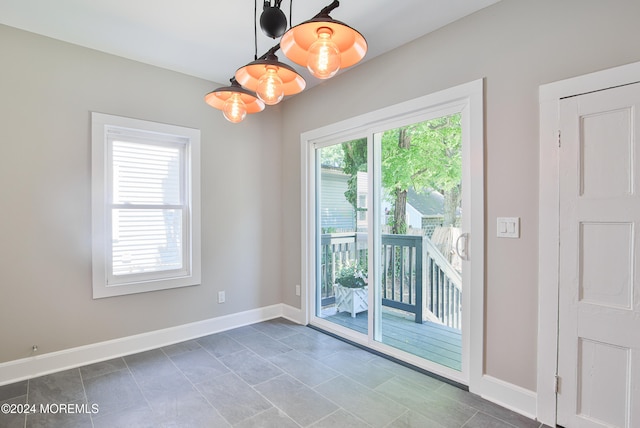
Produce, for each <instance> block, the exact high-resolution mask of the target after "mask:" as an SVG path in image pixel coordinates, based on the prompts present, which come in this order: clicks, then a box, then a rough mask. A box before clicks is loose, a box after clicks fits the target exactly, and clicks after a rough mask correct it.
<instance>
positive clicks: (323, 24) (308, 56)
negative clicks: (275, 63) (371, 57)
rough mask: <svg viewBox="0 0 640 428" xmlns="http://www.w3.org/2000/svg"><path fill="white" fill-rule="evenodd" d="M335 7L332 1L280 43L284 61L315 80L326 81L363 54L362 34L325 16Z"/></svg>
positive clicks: (364, 42) (365, 42) (289, 33)
mask: <svg viewBox="0 0 640 428" xmlns="http://www.w3.org/2000/svg"><path fill="white" fill-rule="evenodd" d="M339 5H340V3H339V2H338V1H337V0H336V1H334V2H333V3H331V4H330V5H329V6H327V7H325V8H324V9H322V11H320V13H319V14H318V15H316V16H315V17H313V18H312V19H310V20H308V21H305V22H303V23H301V24H298V25H296V26H295V27H293V28H290V29H289V31H287V32H286V33H285V34H284V36H282V40H280V49H282V52H283V53H284V54H285V55H286V57H287V58H289V59H290V60H291V61H293V62H295V63H296V64H298V65H301V66H303V67H307V68H308V69H309V71H310V72H311V74H313V75H314V76H315V77H317V78H319V79H328V78H330V77H332V76H334V75H335V74H336V73H337V72H338V70H340V69H341V68H347V67H351V66H352V65H355V64H357V63H358V62H359V61H360V60H361V59H362V58H364V56H365V54H366V53H367V41H366V40H365V39H364V37H363V36H362V34H360V33H359V32H358V31H356V30H354V29H353V28H351V27H349V26H348V25H347V24H345V23H343V22H340V21H336V20H335V19H333V18H331V17H330V16H329V13H330V12H331V11H332V10H333V9H335V8H336V7H338V6H339Z"/></svg>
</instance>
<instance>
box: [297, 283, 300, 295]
mask: <svg viewBox="0 0 640 428" xmlns="http://www.w3.org/2000/svg"><path fill="white" fill-rule="evenodd" d="M299 295H300V284H296V296H299Z"/></svg>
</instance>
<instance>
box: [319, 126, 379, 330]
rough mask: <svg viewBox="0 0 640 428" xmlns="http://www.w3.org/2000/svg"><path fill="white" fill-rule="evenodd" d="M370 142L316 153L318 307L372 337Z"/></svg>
mask: <svg viewBox="0 0 640 428" xmlns="http://www.w3.org/2000/svg"><path fill="white" fill-rule="evenodd" d="M367 151H368V150H367V139H366V138H364V139H357V140H352V141H347V142H344V143H339V144H334V145H330V146H326V147H322V148H318V149H316V156H315V159H316V208H317V213H316V219H317V224H316V242H318V248H317V249H316V273H317V278H316V298H315V302H316V307H315V313H316V316H317V317H319V318H324V319H325V320H328V321H330V322H332V323H335V324H338V325H341V326H343V327H346V328H349V329H352V330H354V331H357V332H360V333H363V334H365V335H366V334H367V333H368V314H369V307H368V306H369V297H368V295H369V286H368V282H369V280H368V245H369V234H368V232H367V230H368V227H369V213H368V210H367V204H368V203H369V202H368V201H369V185H368V182H369V181H368V180H369V178H368V173H367V169H368V167H367V162H368V157H367Z"/></svg>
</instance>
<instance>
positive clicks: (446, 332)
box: [325, 310, 462, 370]
mask: <svg viewBox="0 0 640 428" xmlns="http://www.w3.org/2000/svg"><path fill="white" fill-rule="evenodd" d="M325 318H326V319H327V320H328V321H331V322H334V323H336V324H339V325H342V326H344V327H347V328H349V329H351V330H354V331H358V332H360V333H362V334H367V326H368V311H365V312H361V313H359V314H357V315H356V317H355V318H354V317H352V316H351V314H349V313H348V312H338V313H335V314H333V315H327V316H326V317H325ZM382 343H384V344H386V345H389V346H393V347H394V348H397V349H400V350H402V351H405V352H409V353H411V354H413V355H417V356H419V357H422V358H425V359H427V360H430V361H433V362H435V363H438V364H441V365H443V366H446V367H449V368H452V369H454V370H461V368H462V334H461V332H460V331H459V330H456V329H453V328H450V327H447V326H444V325H441V324H437V323H433V322H429V321H425V322H424V323H423V324H418V323H416V322H414V319H413V315H412V314H411V316H402V315H401V314H399V313H397V312H391V311H388V310H384V311H383V312H382Z"/></svg>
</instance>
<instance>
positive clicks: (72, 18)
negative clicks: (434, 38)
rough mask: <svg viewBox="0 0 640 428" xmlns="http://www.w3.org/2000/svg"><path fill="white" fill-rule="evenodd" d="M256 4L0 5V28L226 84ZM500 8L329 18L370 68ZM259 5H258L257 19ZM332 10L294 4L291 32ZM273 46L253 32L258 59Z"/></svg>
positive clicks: (383, 5)
mask: <svg viewBox="0 0 640 428" xmlns="http://www.w3.org/2000/svg"><path fill="white" fill-rule="evenodd" d="M254 1H255V0H227V1H222V0H0V23H2V24H5V25H9V26H11V27H16V28H20V29H23V30H27V31H30V32H34V33H38V34H42V35H45V36H48V37H52V38H55V39H59V40H64V41H66V42H70V43H74V44H77V45H81V46H86V47H89V48H92V49H97V50H100V51H104V52H108V53H111V54H114V55H118V56H122V57H125V58H130V59H133V60H136V61H141V62H144V63H148V64H152V65H156V66H158V67H163V68H167V69H170V70H174V71H178V72H182V73H185V74H189V75H192V76H196V77H201V78H204V79H207V80H212V81H214V82H218V83H227V82H228V80H229V78H230V77H232V76H233V75H234V73H235V71H236V69H237V68H239V67H242V66H243V65H245V64H246V63H248V62H250V61H252V60H253V59H254V24H253V17H254ZM497 1H499V0H393V1H391V0H343V1H342V2H341V3H340V6H339V7H338V8H337V9H335V10H334V11H333V12H332V13H331V17H333V18H334V19H337V20H339V21H342V22H344V23H346V24H348V25H350V26H351V27H353V28H355V29H357V30H358V31H359V32H360V33H362V35H363V36H364V37H365V38H366V39H367V43H368V45H369V51H368V52H367V55H366V57H365V60H368V59H371V58H373V57H375V56H377V55H380V54H382V53H384V52H387V51H389V50H392V49H394V48H396V47H398V46H400V45H403V44H405V43H407V42H409V41H411V40H414V39H416V38H418V37H420V36H422V35H424V34H427V33H429V32H431V31H434V30H436V29H437V28H440V27H442V26H444V25H446V24H448V23H450V22H453V21H455V20H457V19H460V18H462V17H464V16H466V15H469V14H471V13H473V12H475V11H477V10H480V9H482V8H484V7H487V6H489V5H491V4H493V3H496V2H497ZM263 3H264V1H263V0H258V17H259V16H260V12H261V11H262V4H263ZM271 3H272V4H273V3H274V1H272V2H271ZM330 3H331V0H297V1H293V14H292V22H293V25H296V24H299V23H300V22H302V21H305V20H307V19H309V18H311V17H313V16H314V15H315V14H317V13H318V12H319V11H320V10H321V9H322V8H323V7H324V6H327V5H328V4H330ZM289 6H290V0H283V1H282V5H281V9H282V10H283V12H285V14H286V15H287V18H289ZM276 43H278V40H273V39H270V38H268V37H267V36H265V35H263V34H262V32H261V30H260V28H258V56H260V55H262V54H263V53H265V52H266V51H267V50H268V49H269V48H270V47H272V46H273V45H275V44H276ZM278 54H279V57H280V59H281V60H285V62H288V61H286V59H285V58H284V56H283V55H282V54H281V52H278ZM296 69H298V70H299V71H301V70H300V68H299V67H298V66H296ZM302 74H303V76H304V77H305V79H306V80H307V86H312V85H313V84H314V83H317V82H313V80H315V79H313V78H311V77H308V76H309V74H308V73H306V70H304V71H303V72H302Z"/></svg>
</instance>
